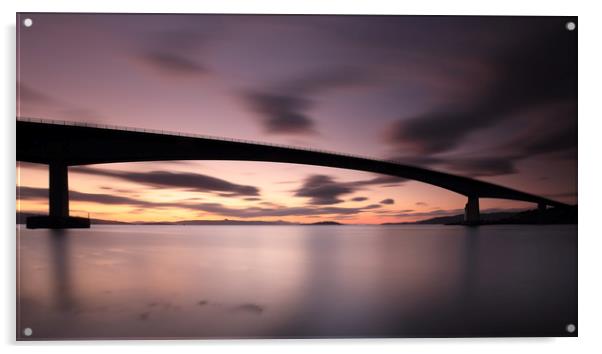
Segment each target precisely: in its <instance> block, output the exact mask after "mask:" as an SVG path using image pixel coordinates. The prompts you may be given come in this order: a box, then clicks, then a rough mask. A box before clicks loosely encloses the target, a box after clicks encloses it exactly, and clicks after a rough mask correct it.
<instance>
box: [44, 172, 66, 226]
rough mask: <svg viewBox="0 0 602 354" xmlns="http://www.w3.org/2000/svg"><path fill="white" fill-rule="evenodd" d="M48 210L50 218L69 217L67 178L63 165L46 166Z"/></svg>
mask: <svg viewBox="0 0 602 354" xmlns="http://www.w3.org/2000/svg"><path fill="white" fill-rule="evenodd" d="M48 209H49V212H50V216H51V217H56V218H64V217H68V216H69V177H68V170H67V165H65V164H64V163H60V162H55V163H51V164H49V165H48Z"/></svg>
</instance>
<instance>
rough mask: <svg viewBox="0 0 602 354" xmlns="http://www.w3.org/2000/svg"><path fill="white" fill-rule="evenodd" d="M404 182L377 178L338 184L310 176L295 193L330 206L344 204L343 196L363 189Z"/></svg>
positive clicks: (320, 177)
mask: <svg viewBox="0 0 602 354" xmlns="http://www.w3.org/2000/svg"><path fill="white" fill-rule="evenodd" d="M402 181H404V180H403V179H401V178H397V177H389V176H377V177H375V178H371V179H366V180H358V181H351V182H338V181H336V180H334V179H333V178H332V177H330V176H327V175H310V176H308V177H307V178H306V179H305V181H304V182H303V184H302V185H301V186H300V187H299V188H298V189H297V190H296V191H295V193H294V195H295V196H297V197H306V198H310V201H309V203H310V204H313V205H329V204H337V203H341V202H343V199H341V197H342V196H344V195H347V194H352V193H354V192H356V191H358V190H360V189H362V188H365V187H367V186H373V185H386V186H390V185H392V183H393V184H395V183H400V182H402ZM367 199H368V198H365V197H356V198H353V199H352V201H364V200H367Z"/></svg>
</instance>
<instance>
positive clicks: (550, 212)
mask: <svg viewBox="0 0 602 354" xmlns="http://www.w3.org/2000/svg"><path fill="white" fill-rule="evenodd" d="M33 215H38V214H32V213H17V224H25V220H26V219H27V218H28V217H29V216H33ZM90 223H91V224H95V225H303V226H312V225H315V226H333V225H345V224H343V223H340V222H337V221H330V220H329V221H318V222H314V223H294V222H288V221H283V220H278V221H261V220H254V221H246V220H230V219H223V220H179V221H157V222H144V221H138V222H122V221H114V220H104V219H96V218H91V219H90ZM463 223H464V215H463V214H458V215H452V216H440V217H436V218H430V219H425V220H418V221H413V222H398V223H383V224H381V225H461V224H463ZM576 223H577V207H572V208H568V209H567V208H549V209H546V210H545V211H540V210H537V209H533V210H526V211H521V212H492V213H481V224H483V225H496V224H497V225H499V224H523V225H528V224H576Z"/></svg>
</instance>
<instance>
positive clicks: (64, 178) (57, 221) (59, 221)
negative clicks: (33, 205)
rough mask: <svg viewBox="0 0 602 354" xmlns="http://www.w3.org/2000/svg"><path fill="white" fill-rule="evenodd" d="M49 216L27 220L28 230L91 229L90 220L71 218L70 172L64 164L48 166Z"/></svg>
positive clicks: (54, 163) (31, 217)
mask: <svg viewBox="0 0 602 354" xmlns="http://www.w3.org/2000/svg"><path fill="white" fill-rule="evenodd" d="M48 211H49V215H48V216H46V215H42V216H30V217H28V218H27V228H28V229H38V228H43V229H67V228H89V227H90V219H87V218H81V217H73V216H69V172H68V166H67V165H66V164H65V163H62V162H51V163H50V164H48Z"/></svg>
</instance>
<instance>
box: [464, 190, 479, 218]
mask: <svg viewBox="0 0 602 354" xmlns="http://www.w3.org/2000/svg"><path fill="white" fill-rule="evenodd" d="M480 222H481V213H480V211H479V198H478V197H475V196H469V197H468V202H467V203H466V206H465V207H464V223H465V224H466V225H479V224H480Z"/></svg>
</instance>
